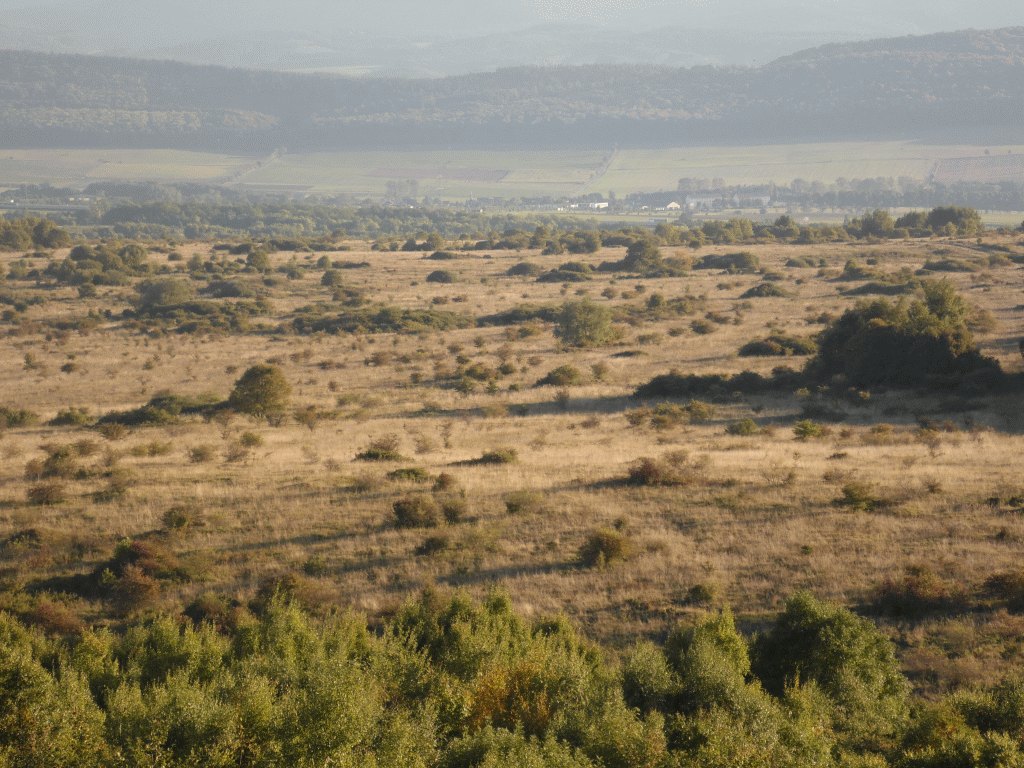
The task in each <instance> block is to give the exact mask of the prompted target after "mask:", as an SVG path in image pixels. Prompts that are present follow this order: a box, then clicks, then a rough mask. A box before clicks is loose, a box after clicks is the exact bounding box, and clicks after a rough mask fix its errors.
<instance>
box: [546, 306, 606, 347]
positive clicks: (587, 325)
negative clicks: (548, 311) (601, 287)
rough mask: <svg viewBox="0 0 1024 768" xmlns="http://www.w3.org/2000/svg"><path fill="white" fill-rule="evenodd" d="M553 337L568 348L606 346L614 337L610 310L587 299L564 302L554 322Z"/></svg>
mask: <svg viewBox="0 0 1024 768" xmlns="http://www.w3.org/2000/svg"><path fill="white" fill-rule="evenodd" d="M555 336H556V337H557V338H558V339H559V340H561V342H562V343H563V344H565V345H566V346H570V347H593V346H600V345H602V344H608V343H609V342H611V341H613V340H614V339H615V337H616V333H615V329H614V327H613V326H612V313H611V310H609V309H608V308H607V307H604V306H601V305H599V304H595V303H594V302H592V301H590V300H589V299H584V300H583V301H570V302H566V303H565V304H564V305H563V306H562V310H561V312H560V313H559V315H558V319H557V320H556V325H555Z"/></svg>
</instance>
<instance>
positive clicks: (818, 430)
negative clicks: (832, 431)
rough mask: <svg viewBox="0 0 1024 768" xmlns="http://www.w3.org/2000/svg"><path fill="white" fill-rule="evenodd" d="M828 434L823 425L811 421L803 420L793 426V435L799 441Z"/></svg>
mask: <svg viewBox="0 0 1024 768" xmlns="http://www.w3.org/2000/svg"><path fill="white" fill-rule="evenodd" d="M826 434H827V429H826V428H825V427H824V426H823V425H821V424H819V423H818V422H816V421H811V420H810V419H802V420H800V421H798V422H797V423H796V424H794V425H793V435H794V436H795V437H796V439H797V440H811V439H813V438H817V437H824V436H825V435H826Z"/></svg>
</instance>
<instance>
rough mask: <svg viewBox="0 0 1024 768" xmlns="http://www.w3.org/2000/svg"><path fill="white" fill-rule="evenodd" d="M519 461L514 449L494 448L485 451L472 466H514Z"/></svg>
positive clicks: (517, 453)
mask: <svg viewBox="0 0 1024 768" xmlns="http://www.w3.org/2000/svg"><path fill="white" fill-rule="evenodd" d="M517 461H519V452H518V451H517V450H516V449H515V448H495V449H494V450H492V451H485V452H484V453H483V454H482V455H481V456H480V458H478V459H474V460H473V463H474V464H515V463H516V462H517Z"/></svg>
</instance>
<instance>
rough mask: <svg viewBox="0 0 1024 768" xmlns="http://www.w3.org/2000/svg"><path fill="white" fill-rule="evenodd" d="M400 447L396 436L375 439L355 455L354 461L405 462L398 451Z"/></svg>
mask: <svg viewBox="0 0 1024 768" xmlns="http://www.w3.org/2000/svg"><path fill="white" fill-rule="evenodd" d="M400 445H401V443H400V441H399V439H398V435H384V436H383V437H378V438H375V439H374V440H371V441H370V444H369V445H367V446H366V448H364V449H363V450H362V451H360V452H359V453H357V454H356V461H405V456H403V455H402V454H401V452H400V451H399V447H400Z"/></svg>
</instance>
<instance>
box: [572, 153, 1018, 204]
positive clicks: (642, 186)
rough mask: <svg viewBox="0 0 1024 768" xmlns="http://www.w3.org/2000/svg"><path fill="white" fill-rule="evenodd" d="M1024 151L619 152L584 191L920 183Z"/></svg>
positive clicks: (648, 190) (619, 192)
mask: <svg viewBox="0 0 1024 768" xmlns="http://www.w3.org/2000/svg"><path fill="white" fill-rule="evenodd" d="M986 150H989V151H990V152H991V154H992V155H997V154H1005V153H1007V152H1013V153H1014V154H1018V153H1020V152H1024V147H1020V146H1006V147H976V146H967V145H935V144H919V143H917V142H909V141H892V142H851V143H836V144H788V145H766V146H757V147H689V148H681V149H658V150H623V151H621V152H617V153H616V154H615V157H614V159H613V160H612V162H611V164H610V166H609V168H608V171H607V172H606V173H605V174H604V175H602V176H601V178H600V179H599V180H597V181H595V182H594V183H593V184H591V185H589V187H588V189H587V191H588V192H591V191H593V192H608V191H609V190H615V191H616V192H617V193H618V194H620V195H621V194H623V193H625V192H653V191H657V190H664V189H674V188H675V186H676V184H677V183H678V182H679V179H680V178H683V177H691V178H703V179H713V178H722V179H724V180H725V183H726V184H728V185H733V184H768V183H776V184H785V183H789V182H790V181H792V180H793V179H804V180H805V181H810V182H814V181H820V182H823V183H826V184H827V183H830V182H833V181H835V180H836V179H840V178H845V179H873V178H878V177H885V178H889V177H892V178H898V177H900V176H907V177H910V178H913V179H924V178H926V177H927V176H928V175H929V173H931V171H932V168H933V167H934V165H935V163H936V162H938V161H939V160H947V159H951V158H958V157H978V156H981V155H984V153H985V151H986Z"/></svg>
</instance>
